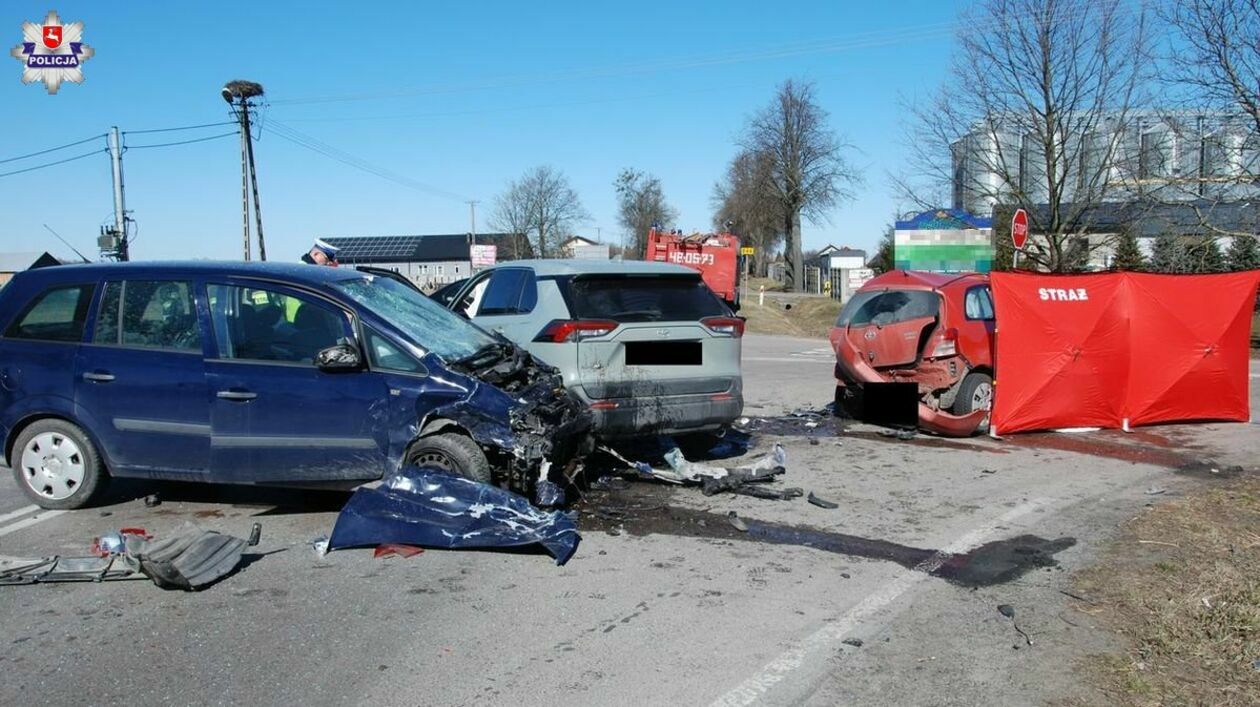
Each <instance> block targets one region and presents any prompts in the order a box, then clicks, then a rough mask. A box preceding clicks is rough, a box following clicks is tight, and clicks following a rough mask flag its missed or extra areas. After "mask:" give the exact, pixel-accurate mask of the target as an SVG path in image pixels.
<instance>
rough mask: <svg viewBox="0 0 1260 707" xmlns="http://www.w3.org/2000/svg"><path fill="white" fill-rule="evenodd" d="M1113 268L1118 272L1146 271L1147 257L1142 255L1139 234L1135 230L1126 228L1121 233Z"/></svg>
mask: <svg viewBox="0 0 1260 707" xmlns="http://www.w3.org/2000/svg"><path fill="white" fill-rule="evenodd" d="M1111 267H1113V268H1115V269H1116V270H1144V269H1145V268H1146V257H1145V256H1143V255H1142V248H1141V246H1139V245H1138V239H1137V234H1135V233H1134V232H1133V229H1130V228H1126V229H1124V230H1123V231H1121V232H1120V237H1119V239H1118V240H1117V241H1116V254H1115V256H1114V257H1113V258H1112V260H1111Z"/></svg>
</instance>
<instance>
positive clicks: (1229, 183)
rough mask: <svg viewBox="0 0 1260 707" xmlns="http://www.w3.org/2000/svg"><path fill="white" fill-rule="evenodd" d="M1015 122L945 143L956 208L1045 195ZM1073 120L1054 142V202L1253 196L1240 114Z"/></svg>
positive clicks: (1026, 137)
mask: <svg viewBox="0 0 1260 707" xmlns="http://www.w3.org/2000/svg"><path fill="white" fill-rule="evenodd" d="M1019 122H1020V121H1009V122H1008V123H1007V124H1005V125H1004V124H992V123H985V124H981V125H978V126H977V127H976V128H975V129H974V130H972V131H971V132H970V133H968V134H967V135H965V136H964V137H962V138H961V139H959V140H958V141H956V142H955V143H954V144H953V145H951V146H950V148H951V153H952V154H951V157H952V162H953V179H952V183H953V184H952V186H953V206H954V208H956V209H963V210H965V211H968V212H971V213H973V214H977V215H980V216H987V215H990V214H991V213H992V210H993V207H994V206H996V205H998V204H1000V203H1007V204H1009V203H1017V202H1020V203H1025V204H1042V203H1046V202H1048V201H1049V200H1050V195H1049V183H1050V181H1051V180H1049V179H1048V178H1047V169H1046V152H1047V151H1046V149H1045V146H1044V145H1043V141H1042V139H1041V135H1037V134H1021V133H1023V132H1024V131H1022V130H1021V129H1020V127H1019V125H1018V123H1019ZM1066 122H1067V124H1068V125H1069V126H1070V125H1071V123H1072V121H1071V120H1068V121H1066ZM1077 122H1078V125H1080V126H1081V130H1080V131H1079V133H1080V134H1076V135H1066V136H1064V137H1062V138H1059V139H1056V140H1053V141H1052V142H1054V143H1055V145H1054V147H1055V152H1056V153H1057V154H1058V155H1059V157H1058V158H1057V159H1056V162H1057V164H1055V168H1056V171H1057V174H1059V175H1061V177H1060V179H1058V180H1055V181H1056V182H1057V183H1058V185H1060V188H1061V195H1060V197H1059V198H1058V199H1057V201H1058V202H1060V203H1070V204H1075V205H1079V206H1081V207H1085V206H1088V205H1094V204H1101V203H1123V202H1131V201H1150V202H1153V203H1176V202H1193V201H1210V202H1227V201H1238V200H1245V199H1252V198H1255V197H1257V196H1260V179H1257V177H1260V135H1258V134H1257V133H1256V129H1255V123H1254V121H1252V120H1251V119H1250V118H1248V117H1245V116H1240V115H1221V114H1217V115H1202V114H1190V113H1165V112H1143V113H1133V114H1130V115H1128V116H1126V117H1125V119H1124V120H1121V119H1120V118H1119V117H1115V116H1103V117H1102V118H1101V119H1100V118H1098V117H1096V116H1091V117H1090V118H1088V119H1086V118H1082V119H1081V120H1080V121H1077ZM1042 132H1043V133H1044V131H1042ZM1021 195H1022V196H1023V198H1020V196H1021Z"/></svg>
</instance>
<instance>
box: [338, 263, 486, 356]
mask: <svg viewBox="0 0 1260 707" xmlns="http://www.w3.org/2000/svg"><path fill="white" fill-rule="evenodd" d="M335 287H336V288H337V289H339V290H341V291H342V292H344V293H345V294H346V296H348V297H349V298H350V299H352V300H354V301H355V302H358V303H359V304H361V305H363V306H364V307H366V308H367V309H370V310H372V311H373V312H375V313H376V314H377V315H378V316H380V317H381V318H382V319H384V320H385V321H387V322H389V323H391V324H393V325H394V326H396V327H398V329H399V330H400V331H402V332H403V333H404V334H406V335H407V336H409V337H410V338H411V340H412V341H414V342H415V343H416V344H418V345H419V346H421V347H423V348H424V349H426V350H428V351H432V352H433V353H436V354H437V355H438V356H441V357H442V359H443V360H446V361H454V360H457V359H461V358H465V357H468V356H472V355H473V354H475V353H477V352H478V351H480V350H481V349H483V348H484V347H486V346H489V345H491V344H494V343H495V340H494V339H493V338H492V337H491V336H490V335H489V334H487V333H485V332H483V331H481V330H480V329H478V328H477V327H475V326H473V325H472V324H469V323H468V322H467V321H466V320H465V319H462V318H461V317H460V316H459V315H457V314H455V313H454V312H451V311H450V310H448V309H445V308H443V307H441V306H440V305H438V304H436V303H435V302H434V301H433V300H431V299H429V298H428V297H425V296H424V295H422V294H420V293H419V292H417V291H415V290H413V289H411V288H410V287H407V286H406V285H404V284H402V283H399V282H395V281H393V280H390V279H389V278H384V277H365V278H362V279H358V280H346V281H343V282H338V283H337V284H336V285H335Z"/></svg>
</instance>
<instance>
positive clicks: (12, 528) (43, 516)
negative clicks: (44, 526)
mask: <svg viewBox="0 0 1260 707" xmlns="http://www.w3.org/2000/svg"><path fill="white" fill-rule="evenodd" d="M65 512H66V511H44V512H42V513H40V514H39V515H36V516H31V517H30V518H26V519H24V520H19V521H18V522H16V523H14V524H12V525H6V526H5V527H3V528H0V537H4V536H5V535H8V534H9V533H16V532H17V531H19V530H22V529H23V528H29V527H31V526H32V525H35V524H36V523H42V522H44V521H46V520H48V519H49V518H56V517H57V516H59V515H61V514H62V513H65Z"/></svg>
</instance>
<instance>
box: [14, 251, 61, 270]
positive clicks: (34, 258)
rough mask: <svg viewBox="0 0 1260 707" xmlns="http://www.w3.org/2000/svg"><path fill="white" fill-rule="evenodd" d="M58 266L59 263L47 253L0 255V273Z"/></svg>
mask: <svg viewBox="0 0 1260 707" xmlns="http://www.w3.org/2000/svg"><path fill="white" fill-rule="evenodd" d="M60 264H61V261H60V260H58V259H57V258H56V257H55V256H53V255H52V254H51V253H49V252H48V251H30V252H22V253H0V272H22V271H23V270H27V269H29V268H33V267H47V266H49V265H60Z"/></svg>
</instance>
